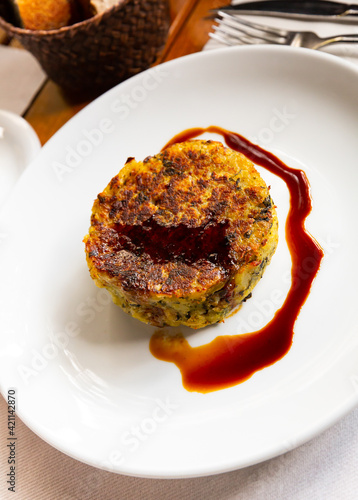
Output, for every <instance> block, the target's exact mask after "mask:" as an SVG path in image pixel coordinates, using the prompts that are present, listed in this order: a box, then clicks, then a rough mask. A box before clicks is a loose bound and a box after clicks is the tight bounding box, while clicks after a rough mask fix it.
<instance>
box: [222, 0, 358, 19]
mask: <svg viewBox="0 0 358 500" xmlns="http://www.w3.org/2000/svg"><path fill="white" fill-rule="evenodd" d="M218 11H224V12H229V13H236V14H241V15H244V14H250V15H264V16H275V17H292V18H295V19H306V20H307V19H316V20H318V19H320V20H326V21H349V20H350V21H352V20H355V21H357V20H358V4H347V3H342V2H333V1H329V0H304V1H301V0H289V1H287V0H263V1H257V2H245V3H239V4H234V5H225V6H223V7H220V8H218V9H214V12H218Z"/></svg>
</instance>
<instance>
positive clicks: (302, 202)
mask: <svg viewBox="0 0 358 500" xmlns="http://www.w3.org/2000/svg"><path fill="white" fill-rule="evenodd" d="M204 132H211V133H216V134H220V135H221V136H222V137H223V139H224V140H225V142H226V144H227V146H229V147H230V148H231V149H233V150H235V151H237V152H240V153H242V154H244V155H245V156H246V157H247V158H249V159H250V160H251V161H252V162H253V163H256V164H257V165H261V166H262V167H264V168H265V169H267V170H269V171H270V172H271V173H273V174H275V175H278V176H279V177H280V178H281V179H282V180H283V181H284V182H285V183H286V185H287V188H288V190H289V193H290V209H289V213H288V216H287V221H286V241H287V245H288V248H289V251H290V254H291V259H292V271H291V276H292V278H291V287H290V290H289V292H288V294H287V297H286V300H285V302H284V304H283V305H282V307H281V308H280V309H279V310H278V311H277V312H276V314H275V316H274V317H273V319H272V320H271V321H270V322H269V323H268V324H267V325H266V326H265V327H263V328H262V329H261V330H258V331H256V332H252V333H247V334H242V335H223V336H220V337H217V338H216V339H214V340H213V341H212V342H210V343H209V344H205V345H202V346H200V347H191V346H190V344H189V343H188V341H187V340H186V339H185V338H184V336H183V335H182V334H177V335H175V336H171V335H168V333H167V331H166V330H163V331H160V330H159V331H156V332H155V333H154V334H153V336H152V338H151V340H150V344H149V347H150V351H151V353H152V354H153V356H155V357H156V358H158V359H160V360H163V361H169V362H172V363H175V364H176V366H177V367H178V368H179V370H180V371H181V374H182V380H183V385H184V387H185V389H187V390H188V391H196V392H201V393H208V392H212V391H216V390H219V389H225V388H227V387H232V386H234V385H237V384H238V383H240V382H243V381H245V380H247V379H249V378H250V377H251V376H252V375H253V374H254V373H255V372H256V371H258V370H261V369H263V368H265V367H267V366H270V365H272V364H273V363H275V362H276V361H278V360H279V359H281V358H282V357H283V356H284V355H285V354H286V353H287V352H288V351H289V349H290V347H291V345H292V339H293V335H294V325H295V322H296V319H297V317H298V315H299V312H300V310H301V307H302V306H303V304H304V302H305V301H306V299H307V297H308V295H309V292H310V288H311V285H312V281H313V279H314V278H315V276H316V274H317V272H318V270H319V267H320V263H321V260H322V258H323V251H322V249H321V247H320V246H319V245H318V243H317V242H316V241H315V240H314V239H313V237H312V236H311V235H310V234H309V233H308V232H307V231H306V229H305V220H306V218H307V216H308V214H309V213H310V211H311V208H312V207H311V197H310V187H309V183H308V180H307V177H306V175H305V173H304V172H303V171H302V170H297V169H293V168H290V167H288V166H287V165H285V164H284V163H283V162H282V161H281V160H279V159H278V158H277V157H275V156H274V155H273V154H272V153H269V152H267V151H265V150H264V149H262V148H261V147H259V146H256V145H254V144H252V143H251V142H250V141H248V140H247V139H245V138H244V137H242V136H240V135H239V134H236V133H234V132H230V131H228V130H224V129H222V128H220V127H216V126H211V127H208V128H205V129H204V128H193V129H189V130H185V131H184V132H182V133H180V134H178V135H176V136H175V137H173V139H172V140H171V141H169V143H168V144H167V145H166V146H165V147H168V146H169V145H171V144H174V143H177V142H183V141H185V140H189V139H193V138H195V137H198V136H199V135H201V134H203V133H204Z"/></svg>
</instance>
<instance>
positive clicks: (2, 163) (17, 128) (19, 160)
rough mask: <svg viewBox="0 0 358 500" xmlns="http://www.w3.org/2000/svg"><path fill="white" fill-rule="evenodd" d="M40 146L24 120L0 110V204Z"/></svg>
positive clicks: (33, 132)
mask: <svg viewBox="0 0 358 500" xmlns="http://www.w3.org/2000/svg"><path fill="white" fill-rule="evenodd" d="M40 148H41V144H40V141H39V138H38V137H37V135H36V133H35V131H34V130H33V128H32V127H31V126H30V125H29V124H28V123H27V121H26V120H24V119H23V118H21V116H18V115H16V114H14V113H11V112H10V111H3V110H0V205H1V204H2V203H4V202H5V200H6V198H7V196H8V195H9V193H10V191H11V189H12V188H13V187H14V185H15V183H16V182H17V180H18V179H19V177H20V175H21V174H22V172H23V171H24V169H25V167H27V165H28V164H29V163H30V162H31V161H32V160H33V159H34V158H35V156H36V155H37V153H38V152H39V150H40Z"/></svg>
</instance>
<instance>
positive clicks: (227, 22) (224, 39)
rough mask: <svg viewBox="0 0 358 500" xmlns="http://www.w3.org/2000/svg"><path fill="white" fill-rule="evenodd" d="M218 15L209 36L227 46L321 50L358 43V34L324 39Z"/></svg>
mask: <svg viewBox="0 0 358 500" xmlns="http://www.w3.org/2000/svg"><path fill="white" fill-rule="evenodd" d="M218 14H219V15H220V18H218V19H216V21H217V22H218V23H219V24H218V26H214V30H215V31H214V33H210V34H209V35H210V37H211V38H213V39H215V40H217V41H219V42H221V43H224V44H226V45H238V44H239V43H242V44H255V43H271V44H278V45H291V46H293V47H307V48H310V49H321V48H322V47H326V46H327V45H331V44H335V43H342V42H345V43H357V42H358V34H342V35H335V36H330V37H325V38H322V37H319V36H318V35H317V34H316V33H314V32H312V31H289V30H285V29H281V28H274V27H272V26H267V25H264V24H261V23H260V24H259V23H253V22H250V21H247V20H244V19H240V18H238V17H237V16H235V15H232V14H229V13H228V12H219V13H218Z"/></svg>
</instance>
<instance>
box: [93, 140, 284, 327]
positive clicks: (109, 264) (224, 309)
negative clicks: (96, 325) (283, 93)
mask: <svg viewBox="0 0 358 500" xmlns="http://www.w3.org/2000/svg"><path fill="white" fill-rule="evenodd" d="M85 245H86V254H87V261H88V265H89V269H90V272H91V276H92V278H93V279H94V280H95V281H96V284H97V285H98V286H102V287H106V288H108V289H109V291H110V292H111V293H112V296H113V298H114V300H115V302H116V303H117V304H119V305H121V307H123V308H124V309H125V310H126V311H127V312H129V313H131V314H132V315H134V316H135V317H138V318H139V319H141V320H143V321H146V322H149V323H151V324H155V325H157V326H164V325H168V324H169V325H174V324H187V325H189V326H192V327H193V328H199V327H201V326H205V324H209V323H213V322H216V321H220V320H221V319H222V318H223V317H224V316H225V315H226V314H228V313H229V312H230V311H231V309H232V308H233V307H235V306H236V305H237V304H239V303H240V302H242V301H243V300H244V299H245V298H246V297H247V296H248V295H249V294H250V293H251V290H252V288H253V287H254V285H255V284H256V282H257V280H258V279H259V278H260V277H261V275H262V272H263V269H264V267H265V266H266V264H267V263H268V262H269V260H270V258H271V256H272V254H273V253H274V250H275V248H276V245H277V219H276V214H275V208H274V206H273V204H272V200H271V197H270V195H269V190H268V188H267V186H266V185H265V183H264V181H263V180H262V178H261V177H260V175H259V174H258V172H257V171H256V169H255V168H254V166H253V164H252V163H251V162H250V161H249V160H248V159H247V158H245V157H244V156H243V155H241V154H239V153H236V152H234V151H232V150H231V149H229V148H225V147H224V146H223V145H222V144H221V143H219V142H214V141H201V140H196V141H187V142H184V143H180V144H175V145H173V146H171V147H169V148H168V149H166V150H164V151H163V152H161V153H159V154H158V155H156V156H153V157H148V158H146V159H145V160H144V161H143V162H136V161H135V160H134V159H133V158H129V159H128V160H127V163H126V165H125V167H124V168H123V169H122V170H121V171H120V172H119V174H118V175H116V176H115V177H114V178H113V179H112V180H111V182H110V183H109V185H108V186H107V187H106V189H105V190H104V191H103V192H102V193H100V194H99V195H98V197H97V199H96V201H95V202H94V205H93V211H92V217H91V227H90V231H89V235H87V237H86V238H85Z"/></svg>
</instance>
